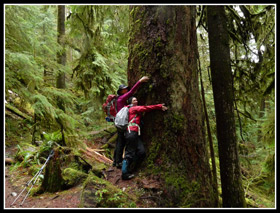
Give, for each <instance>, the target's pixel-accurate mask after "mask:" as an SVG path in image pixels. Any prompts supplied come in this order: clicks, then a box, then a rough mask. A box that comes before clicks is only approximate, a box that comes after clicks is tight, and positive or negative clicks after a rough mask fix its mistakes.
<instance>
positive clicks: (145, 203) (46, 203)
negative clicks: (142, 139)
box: [4, 143, 162, 209]
mask: <svg viewBox="0 0 280 213" xmlns="http://www.w3.org/2000/svg"><path fill="white" fill-rule="evenodd" d="M87 144H88V143H87ZM99 145H102V144H97V145H95V146H94V147H90V148H99V147H98V146H99ZM16 150H17V148H16V147H6V148H5V155H6V156H5V157H6V158H12V157H13V153H16ZM103 178H104V179H106V180H107V181H109V182H111V183H112V184H113V185H115V186H117V187H118V188H119V189H121V190H122V191H125V192H126V193H128V194H131V195H132V196H135V194H137V197H139V199H138V201H137V203H136V207H137V208H156V207H158V206H157V202H156V201H158V199H160V198H159V196H157V195H159V194H161V193H162V191H161V190H160V189H161V183H160V178H159V177H158V176H150V177H146V176H145V177H144V176H142V174H141V172H137V173H135V177H134V178H133V179H131V180H122V178H121V169H117V168H116V167H112V166H110V167H109V168H108V169H106V170H105V171H104V172H103ZM31 179H32V176H31V175H29V174H28V168H22V167H19V168H18V169H16V170H11V165H8V164H7V165H5V179H4V180H5V190H4V192H5V200H4V208H6V209H9V208H79V204H80V201H81V194H82V190H83V187H82V184H80V185H78V186H75V187H72V188H70V189H67V190H64V191H59V192H56V193H43V194H40V195H34V196H31V195H29V196H28V197H27V198H26V200H25V201H24V203H23V205H20V204H21V203H22V201H23V199H24V197H25V195H26V194H27V191H28V189H29V187H28V188H27V189H26V190H25V191H24V192H23V193H22V194H21V196H20V197H19V198H18V200H17V201H16V202H15V203H14V204H13V205H12V206H11V204H12V203H13V202H14V200H15V199H16V197H17V196H18V195H19V194H20V192H21V191H22V190H23V188H24V186H25V184H26V183H27V182H28V181H30V180H31ZM36 185H38V184H36ZM36 185H34V187H35V186H36ZM30 186H31V185H30Z"/></svg>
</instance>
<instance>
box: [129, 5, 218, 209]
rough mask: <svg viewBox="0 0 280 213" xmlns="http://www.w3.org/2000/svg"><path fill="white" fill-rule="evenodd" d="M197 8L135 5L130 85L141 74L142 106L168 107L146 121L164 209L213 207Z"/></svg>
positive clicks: (150, 167)
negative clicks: (147, 78)
mask: <svg viewBox="0 0 280 213" xmlns="http://www.w3.org/2000/svg"><path fill="white" fill-rule="evenodd" d="M196 51H197V41H196V26H195V7H194V6H131V7H130V40H129V58H128V82H129V85H130V86H132V85H134V84H135V83H136V81H137V80H138V79H140V77H141V76H143V75H148V76H150V78H151V80H150V82H149V83H147V84H145V85H143V86H142V87H141V89H140V90H138V92H137V94H136V97H137V98H138V101H139V105H145V104H147V105H150V104H157V103H165V104H166V106H167V107H168V111H167V112H162V111H153V112H152V113H147V114H145V116H144V117H143V120H144V127H143V128H141V134H142V138H143V141H144V144H145V147H146V152H147V157H146V160H145V161H144V165H143V166H145V167H146V168H144V170H146V171H147V172H148V171H149V172H152V173H156V174H159V175H160V176H161V178H162V179H163V181H164V183H165V190H164V192H165V193H163V195H164V196H166V197H165V198H164V202H165V203H164V204H162V205H165V206H171V207H174V206H188V207H210V206H213V205H214V204H213V189H212V185H211V171H210V167H209V158H208V155H207V151H206V144H205V143H206V142H205V132H204V126H203V122H202V104H201V100H200V94H199V88H198V72H197V61H196Z"/></svg>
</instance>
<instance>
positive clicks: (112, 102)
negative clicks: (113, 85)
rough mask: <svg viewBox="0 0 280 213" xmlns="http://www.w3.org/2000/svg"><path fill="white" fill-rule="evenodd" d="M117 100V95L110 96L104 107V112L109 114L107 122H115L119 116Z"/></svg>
mask: <svg viewBox="0 0 280 213" xmlns="http://www.w3.org/2000/svg"><path fill="white" fill-rule="evenodd" d="M117 99H118V96H116V95H108V97H107V99H106V102H105V103H104V104H103V105H102V109H103V111H104V112H105V113H106V114H107V117H106V121H108V122H113V121H114V119H115V117H116V114H117Z"/></svg>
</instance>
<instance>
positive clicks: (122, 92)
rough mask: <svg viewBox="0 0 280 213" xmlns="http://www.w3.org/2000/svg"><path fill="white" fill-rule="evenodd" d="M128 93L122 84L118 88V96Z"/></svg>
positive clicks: (126, 87) (127, 88) (127, 89)
mask: <svg viewBox="0 0 280 213" xmlns="http://www.w3.org/2000/svg"><path fill="white" fill-rule="evenodd" d="M128 91H129V87H128V86H126V85H124V84H121V85H120V86H119V89H118V91H117V93H118V95H123V94H125V93H127V92H128Z"/></svg>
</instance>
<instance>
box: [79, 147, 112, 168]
mask: <svg viewBox="0 0 280 213" xmlns="http://www.w3.org/2000/svg"><path fill="white" fill-rule="evenodd" d="M81 151H82V152H83V153H84V154H86V155H87V156H89V157H93V158H94V159H96V160H97V161H99V162H101V163H105V164H109V165H111V164H112V163H113V161H112V160H111V159H109V158H107V157H106V156H104V155H101V154H100V153H98V152H97V151H96V149H91V148H89V147H87V148H86V150H84V149H82V150H81Z"/></svg>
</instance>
